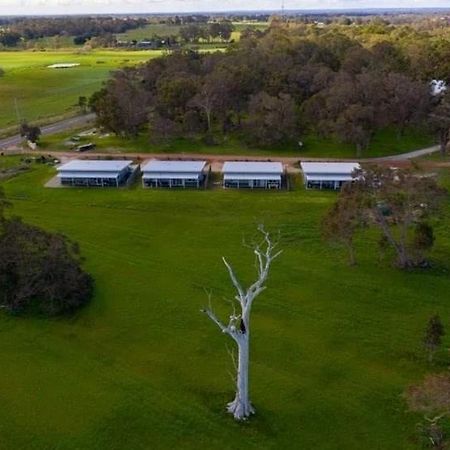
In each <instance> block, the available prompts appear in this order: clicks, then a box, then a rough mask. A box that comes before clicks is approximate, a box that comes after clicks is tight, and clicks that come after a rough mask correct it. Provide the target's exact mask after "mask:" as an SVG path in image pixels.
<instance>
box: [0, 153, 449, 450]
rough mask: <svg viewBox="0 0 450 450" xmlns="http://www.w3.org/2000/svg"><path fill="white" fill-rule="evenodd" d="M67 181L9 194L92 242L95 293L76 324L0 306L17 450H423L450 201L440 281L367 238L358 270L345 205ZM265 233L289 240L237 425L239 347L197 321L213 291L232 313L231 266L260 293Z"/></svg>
mask: <svg viewBox="0 0 450 450" xmlns="http://www.w3.org/2000/svg"><path fill="white" fill-rule="evenodd" d="M1 161H2V158H1V157H0V166H1ZM53 175H54V169H53V168H51V167H47V166H37V165H36V166H35V167H34V168H33V169H32V170H30V171H29V172H27V173H25V174H24V175H21V176H19V177H17V178H13V179H10V180H9V181H7V182H6V183H4V186H5V189H6V192H7V194H8V196H9V197H10V199H11V200H12V201H13V202H14V208H13V210H12V213H14V214H18V215H20V216H22V217H23V218H24V219H25V220H26V221H28V222H31V223H33V224H36V225H40V226H42V227H45V228H46V229H48V230H52V231H58V232H62V233H65V234H66V235H68V236H69V237H70V238H72V239H74V240H76V241H77V242H79V244H80V247H81V251H82V254H83V255H84V256H85V257H86V262H85V265H86V268H87V269H88V270H89V272H91V273H92V275H93V276H94V278H95V281H96V290H95V298H94V300H93V302H92V304H91V305H89V306H88V307H87V308H85V309H84V310H83V311H81V312H80V313H79V314H77V315H76V316H75V317H73V318H69V319H58V320H44V319H37V318H27V317H10V316H8V315H7V314H5V313H4V312H2V311H0V337H1V345H0V361H1V362H2V370H1V371H0V398H1V408H0V435H1V439H2V440H1V444H0V447H1V448H2V449H5V450H23V449H30V450H31V449H33V450H49V449H58V450H76V449H83V450H105V449H110V450H149V449H155V450H159V449H160V450H166V449H170V448H174V449H182V450H189V449H192V450H216V449H217V450H232V449H237V448H239V449H247V450H273V449H286V450H291V449H292V450H298V449H305V450H312V449H320V450H360V449H361V447H363V448H364V449H366V450H414V449H417V448H418V445H417V443H416V442H414V439H413V438H414V436H415V435H416V424H417V423H418V421H419V420H420V419H419V417H418V416H414V415H411V414H408V413H407V412H406V406H405V404H404V402H403V399H402V397H401V394H402V392H403V391H404V389H405V387H406V386H407V385H408V384H410V383H412V382H415V381H417V380H419V379H421V378H422V376H423V374H424V373H425V372H427V371H429V370H433V371H434V370H436V371H438V370H445V369H446V368H447V367H448V352H447V351H446V348H448V345H449V344H450V338H449V336H448V335H447V336H446V337H445V341H444V345H443V349H442V351H441V352H439V354H438V355H437V357H436V365H435V366H434V368H432V369H429V366H428V365H427V363H426V362H425V360H424V357H423V352H422V350H421V339H422V334H423V329H424V327H425V324H426V322H427V320H428V318H429V317H430V316H431V315H432V314H435V313H439V314H440V316H441V318H442V320H443V321H444V324H445V326H446V328H447V329H449V327H450V322H449V320H450V319H449V318H450V303H449V301H448V292H449V285H450V276H449V266H448V265H449V259H448V255H449V252H450V207H449V206H447V208H446V210H445V213H444V214H443V216H442V217H441V218H440V220H439V222H438V224H437V226H436V230H435V231H436V247H435V250H434V251H433V255H432V256H433V259H434V260H435V261H436V265H435V267H434V269H432V270H423V271H421V270H418V271H412V272H401V271H398V270H395V269H393V268H391V267H390V265H389V264H381V263H380V262H379V258H378V252H377V238H376V237H375V236H374V235H373V234H372V233H370V232H368V233H367V234H365V235H364V236H363V237H361V238H360V239H358V240H357V249H358V251H357V254H358V256H359V259H360V261H359V265H358V266H356V267H348V266H347V264H346V262H345V256H344V254H342V253H341V252H339V251H337V250H336V249H335V248H332V247H330V246H329V245H328V244H326V243H324V242H323V240H322V238H321V233H320V227H319V223H320V220H321V217H322V216H323V214H324V212H325V210H326V209H327V208H328V207H329V206H330V205H331V203H332V202H333V200H334V199H335V194H334V193H330V192H312V191H305V190H303V189H298V190H295V191H291V192H286V191H280V192H248V191H246V192H242V191H234V190H223V189H217V190H206V191H203V190H202V191H189V190H188V191H175V190H173V191H167V190H143V189H142V188H140V187H136V188H132V189H118V190H116V189H104V190H102V189H46V188H44V187H43V184H44V182H45V181H46V180H48V179H49V177H51V176H53ZM446 182H447V186H449V183H450V178H448V176H447V181H446ZM258 221H264V222H265V224H266V227H268V228H269V229H271V230H274V231H276V230H280V233H281V242H280V246H281V248H282V249H283V254H282V255H281V257H280V258H279V259H278V260H277V261H276V262H275V263H274V264H273V272H272V273H271V275H270V279H269V282H268V288H267V290H266V291H265V292H264V293H263V294H262V295H261V297H259V298H258V299H257V301H256V302H255V304H254V315H253V328H252V345H251V370H250V371H251V383H250V389H251V394H252V400H253V402H254V404H255V407H256V409H257V416H255V417H254V418H252V419H251V420H250V421H249V423H246V424H236V423H234V421H233V420H232V419H231V418H230V417H228V416H227V415H226V414H225V412H224V405H225V403H226V401H227V400H230V399H231V398H232V396H233V383H232V379H231V377H230V371H231V370H232V362H231V360H230V357H229V354H228V352H227V347H228V348H231V347H232V343H231V342H230V341H229V340H227V338H226V336H224V335H223V334H222V333H220V332H219V331H218V330H217V328H216V327H215V326H214V325H213V324H212V323H211V322H210V321H209V320H208V319H207V318H206V317H205V316H204V315H203V314H201V313H200V311H199V310H200V308H201V307H202V306H204V305H205V302H207V300H206V298H205V292H204V288H205V287H206V288H211V289H212V290H213V297H214V305H215V309H216V311H217V313H218V314H220V315H221V316H222V317H224V318H226V317H227V312H228V313H229V311H230V310H229V304H228V302H227V301H226V300H225V299H230V298H232V296H233V290H232V288H231V286H230V282H229V280H228V277H227V274H226V271H225V270H224V266H223V264H222V263H221V256H222V255H225V256H227V257H228V258H229V259H230V261H231V262H232V263H233V264H234V266H235V267H236V269H237V270H238V273H239V276H240V278H241V280H242V281H243V282H244V283H248V282H250V281H251V280H252V277H253V272H254V260H253V257H252V254H251V252H250V251H248V249H245V248H244V249H243V248H242V238H243V236H245V237H247V238H250V237H252V236H253V235H254V234H253V233H254V231H255V224H256V223H257V222H258Z"/></svg>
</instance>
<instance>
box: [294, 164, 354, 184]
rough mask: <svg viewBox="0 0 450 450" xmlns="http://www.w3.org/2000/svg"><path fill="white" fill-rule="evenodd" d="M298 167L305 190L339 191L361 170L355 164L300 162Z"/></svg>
mask: <svg viewBox="0 0 450 450" xmlns="http://www.w3.org/2000/svg"><path fill="white" fill-rule="evenodd" d="M300 165H301V168H302V171H303V180H304V183H305V187H306V189H332V190H339V189H341V187H342V185H343V184H344V183H347V182H349V181H352V179H353V172H354V171H355V170H358V169H360V168H361V167H360V165H359V164H358V163H357V162H302V163H301V164H300Z"/></svg>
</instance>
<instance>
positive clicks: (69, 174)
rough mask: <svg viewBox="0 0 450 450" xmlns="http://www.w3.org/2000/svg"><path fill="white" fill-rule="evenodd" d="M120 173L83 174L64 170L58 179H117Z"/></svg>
mask: <svg viewBox="0 0 450 450" xmlns="http://www.w3.org/2000/svg"><path fill="white" fill-rule="evenodd" d="M119 174H120V172H118V171H115V172H81V171H69V170H64V171H63V172H59V173H58V175H57V176H58V178H117V177H118V176H119Z"/></svg>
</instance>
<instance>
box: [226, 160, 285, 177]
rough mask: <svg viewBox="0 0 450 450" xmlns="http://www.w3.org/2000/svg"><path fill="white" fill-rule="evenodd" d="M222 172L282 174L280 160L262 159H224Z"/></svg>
mask: <svg viewBox="0 0 450 450" xmlns="http://www.w3.org/2000/svg"><path fill="white" fill-rule="evenodd" d="M222 172H223V173H241V174H243V173H247V174H249V173H263V174H280V175H281V174H282V173H283V164H281V163H280V162H265V161H264V162H262V161H226V162H225V163H224V165H223V168H222Z"/></svg>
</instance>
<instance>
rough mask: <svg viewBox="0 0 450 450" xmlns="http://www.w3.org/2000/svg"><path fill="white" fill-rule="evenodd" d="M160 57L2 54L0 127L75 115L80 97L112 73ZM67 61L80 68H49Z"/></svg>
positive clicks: (95, 53)
mask: <svg viewBox="0 0 450 450" xmlns="http://www.w3.org/2000/svg"><path fill="white" fill-rule="evenodd" d="M159 55H161V53H160V52H158V51H152V52H149V51H139V52H128V51H93V52H89V53H81V52H75V51H73V52H71V51H62V52H0V67H2V68H3V70H5V76H4V77H2V78H0V128H4V127H8V126H11V125H14V124H17V122H18V117H17V115H19V117H20V118H25V119H27V120H39V119H44V118H47V117H52V116H58V115H64V114H70V113H73V112H75V111H76V109H77V108H76V106H75V104H76V103H77V101H78V97H79V96H81V95H84V96H90V95H91V94H92V93H93V92H94V91H96V90H97V89H98V88H99V87H100V86H101V84H102V82H103V81H104V80H106V79H107V78H108V76H109V73H110V72H111V71H112V70H114V69H117V68H119V67H122V66H125V65H134V64H138V63H140V62H144V61H146V60H148V59H149V58H153V57H156V56H159ZM64 62H73V63H80V66H79V67H74V68H72V69H49V68H47V66H48V65H51V64H54V63H64ZM15 102H16V103H17V109H18V111H17V110H16V103H15Z"/></svg>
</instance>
